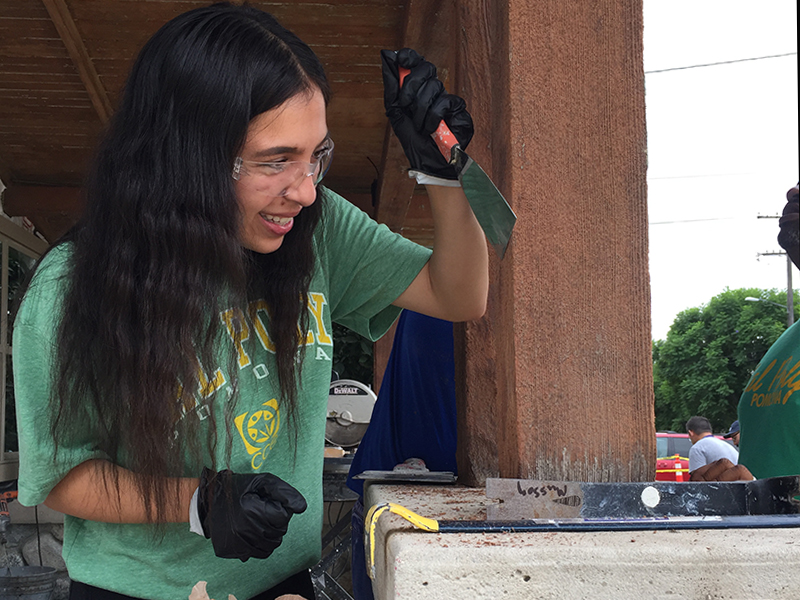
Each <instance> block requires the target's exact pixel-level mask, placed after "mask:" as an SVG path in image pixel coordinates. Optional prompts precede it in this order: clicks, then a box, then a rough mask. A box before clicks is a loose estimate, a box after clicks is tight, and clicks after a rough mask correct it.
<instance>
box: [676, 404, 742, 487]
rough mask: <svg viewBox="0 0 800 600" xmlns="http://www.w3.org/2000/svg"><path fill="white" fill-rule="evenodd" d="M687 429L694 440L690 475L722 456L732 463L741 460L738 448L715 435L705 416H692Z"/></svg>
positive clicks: (690, 460) (690, 454)
mask: <svg viewBox="0 0 800 600" xmlns="http://www.w3.org/2000/svg"><path fill="white" fill-rule="evenodd" d="M686 431H687V432H688V433H689V439H690V440H692V448H691V450H689V476H690V477H691V475H692V472H693V471H696V470H697V469H699V468H700V467H704V466H706V465H707V464H709V463H713V462H715V461H717V460H719V459H721V458H727V459H728V460H729V461H731V463H732V464H734V465H735V464H737V463H738V462H739V453H738V452H737V451H736V448H734V447H733V446H731V445H730V444H728V443H726V442H723V441H722V440H720V439H717V438H716V437H714V434H713V433H712V431H711V423H710V422H709V420H708V419H706V418H705V417H697V416H695V417H692V418H691V419H689V420H688V421H686Z"/></svg>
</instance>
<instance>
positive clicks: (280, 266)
mask: <svg viewBox="0 0 800 600" xmlns="http://www.w3.org/2000/svg"><path fill="white" fill-rule="evenodd" d="M383 63H384V64H383V68H384V80H385V82H386V84H387V85H386V90H387V91H386V105H387V115H389V117H390V119H391V121H392V125H393V126H394V128H395V131H396V132H397V135H398V137H400V140H401V142H402V143H403V146H404V148H405V149H406V153H407V154H408V155H409V157H410V158H411V163H412V167H413V168H414V170H415V172H416V173H417V174H418V175H417V176H418V179H419V180H420V181H423V182H426V184H427V186H428V194H429V196H430V201H431V205H432V210H433V218H434V227H435V245H434V249H433V251H432V252H430V251H429V250H427V249H425V248H422V247H419V246H417V245H415V244H413V243H411V242H409V241H408V240H405V239H404V238H402V237H400V236H397V235H395V234H393V233H391V232H390V231H389V230H388V229H387V228H385V227H382V226H378V225H377V224H376V223H375V222H374V221H372V220H370V219H369V218H368V217H367V216H366V215H365V214H364V213H362V212H360V211H359V210H357V209H356V208H354V207H353V206H352V205H351V204H349V203H348V202H346V201H345V200H343V199H342V198H340V197H339V196H337V195H336V194H334V193H333V192H331V191H329V190H327V189H324V188H322V187H321V186H319V183H320V180H321V179H322V176H323V175H324V174H325V171H326V169H327V167H328V165H329V164H330V161H331V158H332V154H333V148H334V143H333V140H331V138H330V136H329V133H328V126H327V121H326V114H325V113H326V105H327V102H328V99H329V96H330V91H329V87H328V83H327V81H326V78H325V74H324V72H323V69H322V67H321V65H320V62H319V61H318V59H317V58H316V56H315V55H314V54H313V52H312V51H311V50H310V49H309V48H308V47H307V46H306V45H305V44H304V43H303V42H301V41H300V40H299V39H298V38H297V37H296V36H294V35H293V34H292V33H291V32H289V31H287V30H286V29H284V28H283V27H281V26H280V25H279V24H278V23H277V22H276V21H275V19H274V18H273V17H271V16H270V15H268V14H267V13H264V12H261V11H258V10H256V9H254V8H249V7H240V6H232V5H227V4H221V5H214V6H211V7H208V8H201V9H196V10H193V11H190V12H188V13H185V14H183V15H180V16H178V17H177V18H175V19H173V20H172V21H170V22H169V23H167V24H166V25H164V26H163V27H162V28H161V29H160V30H159V31H158V32H157V33H156V34H155V35H154V36H153V38H152V39H151V40H150V41H149V42H148V43H147V44H146V45H145V47H144V48H143V49H142V51H141V54H140V55H139V57H138V59H137V60H136V62H135V64H134V66H133V69H132V71H131V74H130V78H129V81H128V84H127V86H126V88H125V91H124V94H123V97H122V100H121V103H120V106H119V109H118V110H117V112H116V114H115V116H114V118H113V120H112V123H111V125H110V127H109V130H108V132H107V134H106V136H105V138H104V140H103V142H102V143H101V146H100V148H99V151H98V153H97V157H96V160H95V162H94V165H93V168H92V171H91V175H90V178H89V181H88V184H87V186H86V191H87V208H86V211H85V214H84V216H83V218H82V220H81V221H80V223H79V224H78V225H77V226H76V227H75V228H74V229H73V230H71V231H70V232H69V233H68V234H67V235H66V236H65V238H64V239H62V240H60V241H59V243H57V244H56V245H55V246H54V247H53V248H52V249H51V251H49V252H48V253H47V254H46V255H45V257H43V259H42V260H41V262H40V264H39V266H38V268H37V270H36V272H35V274H34V276H33V279H32V281H31V283H30V286H29V287H28V289H27V292H26V294H25V296H24V300H23V302H22V305H21V306H20V309H19V312H18V314H17V317H16V321H15V327H14V340H13V342H14V374H15V382H16V402H17V418H18V430H19V436H20V475H19V499H20V502H21V503H23V504H27V505H35V504H38V503H41V502H44V503H45V504H46V505H48V506H49V507H51V508H53V509H55V510H58V511H61V512H63V513H64V514H65V515H66V517H65V531H64V558H65V560H66V563H67V567H68V569H69V575H70V578H71V579H72V580H73V586H72V589H71V598H126V597H129V598H152V599H163V600H177V599H179V598H187V597H188V596H189V593H190V592H191V589H192V587H193V586H194V585H195V584H196V583H197V582H198V581H200V580H205V581H208V590H209V594H210V595H211V596H212V597H220V596H222V595H223V594H233V595H235V596H236V597H237V598H238V599H239V600H246V599H248V598H259V599H267V598H275V597H277V596H279V595H281V594H286V593H296V594H300V595H302V596H304V597H306V598H309V599H310V598H313V590H312V589H311V582H310V578H309V576H308V570H307V569H308V567H310V566H311V565H313V564H314V563H315V562H316V561H318V560H319V554H320V528H321V522H322V489H321V481H322V478H321V474H322V464H323V445H324V426H325V414H326V402H327V393H328V386H329V382H330V369H331V357H332V352H331V349H332V338H331V331H332V329H331V323H332V321H337V322H340V323H343V324H345V325H347V326H348V327H350V328H352V329H355V330H357V331H359V332H361V333H362V334H364V335H367V336H369V337H371V338H372V339H376V338H377V337H379V336H380V335H382V334H383V333H384V332H385V331H386V330H387V329H388V327H389V326H390V325H391V323H392V321H393V320H394V319H395V318H396V317H397V315H398V313H399V311H400V309H401V308H409V309H413V310H415V311H418V312H421V313H425V314H428V315H431V316H435V317H439V318H444V319H449V320H467V319H473V318H477V317H479V316H480V315H482V314H483V312H484V310H485V303H486V295H487V288H488V267H487V262H488V261H487V255H486V243H485V240H484V238H483V234H482V232H481V230H480V228H479V225H478V224H477V222H476V220H475V218H474V216H473V215H472V212H471V211H470V209H469V205H468V203H467V201H466V198H465V197H464V195H463V193H462V191H461V189H460V188H459V187H452V184H453V182H452V180H453V179H455V174H454V173H453V172H452V169H450V168H449V167H448V166H447V164H446V161H444V159H442V158H441V155H438V154H437V153H438V150H436V147H435V145H434V144H433V142H432V140H431V139H430V133H431V131H433V129H435V127H436V125H437V124H438V122H439V120H440V119H442V118H444V119H445V120H446V121H447V122H448V123H449V124H450V126H451V129H452V130H453V132H454V133H455V135H456V136H457V137H458V138H459V139H460V140H461V141H462V143H463V144H466V143H467V142H468V141H469V138H470V137H471V134H472V125H471V120H470V118H469V115H468V113H467V112H466V111H465V109H464V103H463V101H461V99H460V98H457V97H454V96H449V95H447V94H446V93H444V91H443V89H442V86H441V83H440V82H439V81H438V80H437V79H436V74H435V68H433V66H432V65H430V63H427V62H425V61H424V60H422V58H421V57H419V56H418V55H416V53H414V52H413V51H401V52H400V53H397V54H395V53H384V57H383ZM398 67H405V68H409V69H410V70H411V74H410V75H408V77H407V78H406V80H405V82H404V83H403V85H402V89H401V88H400V85H399V78H398ZM208 538H210V539H208ZM251 558H252V559H253V560H249V559H251ZM236 559H239V560H236Z"/></svg>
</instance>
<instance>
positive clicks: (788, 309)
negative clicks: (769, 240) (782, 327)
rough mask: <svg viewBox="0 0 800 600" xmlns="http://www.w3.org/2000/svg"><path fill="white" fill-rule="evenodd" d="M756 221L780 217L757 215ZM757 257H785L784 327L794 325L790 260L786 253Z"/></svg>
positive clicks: (763, 253)
mask: <svg viewBox="0 0 800 600" xmlns="http://www.w3.org/2000/svg"><path fill="white" fill-rule="evenodd" d="M756 218H757V219H780V218H781V216H780V215H758V216H757V217H756ZM757 256H785V257H786V313H787V314H786V325H787V326H788V327H791V326H792V325H793V324H794V291H793V290H792V266H793V264H792V259H791V258H789V254H787V253H786V252H759V253H758V255H757Z"/></svg>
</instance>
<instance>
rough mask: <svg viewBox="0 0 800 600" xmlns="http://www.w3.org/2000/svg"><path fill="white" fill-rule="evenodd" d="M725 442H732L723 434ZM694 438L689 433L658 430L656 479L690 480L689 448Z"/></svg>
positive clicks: (719, 437)
mask: <svg viewBox="0 0 800 600" xmlns="http://www.w3.org/2000/svg"><path fill="white" fill-rule="evenodd" d="M714 437H716V438H717V439H720V440H722V441H723V442H728V443H731V441H730V440H726V439H725V438H723V437H722V436H721V435H715V436H714ZM691 447H692V440H690V439H689V434H688V433H675V432H674V431H657V432H656V456H657V457H658V458H656V481H689V449H690V448H691Z"/></svg>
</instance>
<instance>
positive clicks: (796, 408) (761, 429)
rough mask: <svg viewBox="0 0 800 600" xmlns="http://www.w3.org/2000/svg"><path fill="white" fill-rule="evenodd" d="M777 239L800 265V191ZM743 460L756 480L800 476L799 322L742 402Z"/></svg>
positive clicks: (790, 200) (761, 366)
mask: <svg viewBox="0 0 800 600" xmlns="http://www.w3.org/2000/svg"><path fill="white" fill-rule="evenodd" d="M786 199H787V202H786V205H785V207H784V209H783V216H782V217H781V218H780V221H779V226H780V233H779V234H778V243H779V244H780V245H781V247H782V248H783V249H784V250H786V254H787V255H788V256H789V258H790V259H791V261H792V262H793V263H794V265H795V266H796V267H797V268H800V192H799V191H798V186H794V187H793V188H792V189H790V190H789V191H788V192H787V193H786ZM739 426H740V428H741V432H742V434H743V435H742V439H741V441H740V446H739V452H740V455H739V462H741V463H742V464H745V465H747V467H748V468H749V469H750V471H751V472H752V473H753V475H755V476H756V477H757V478H759V479H762V478H764V477H779V476H783V475H798V474H800V435H798V434H797V429H798V427H800V321H798V322H796V323H794V325H792V326H791V327H789V328H788V329H787V330H786V331H784V332H783V335H781V337H779V338H778V339H777V340H776V341H775V343H774V344H772V346H770V348H769V350H767V353H766V354H765V355H764V358H762V359H761V362H760V363H758V366H757V367H756V370H755V371H754V372H753V374H752V376H751V377H750V381H749V382H748V384H747V387H746V388H745V390H744V393H742V396H741V398H740V400H739Z"/></svg>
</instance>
